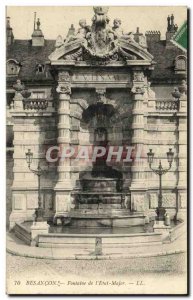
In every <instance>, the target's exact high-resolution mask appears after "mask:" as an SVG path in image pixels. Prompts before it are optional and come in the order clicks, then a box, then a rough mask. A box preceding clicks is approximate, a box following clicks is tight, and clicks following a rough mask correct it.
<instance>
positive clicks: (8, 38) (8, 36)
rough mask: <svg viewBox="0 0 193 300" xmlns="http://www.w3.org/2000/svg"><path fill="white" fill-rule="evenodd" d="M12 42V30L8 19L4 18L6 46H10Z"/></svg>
mask: <svg viewBox="0 0 193 300" xmlns="http://www.w3.org/2000/svg"><path fill="white" fill-rule="evenodd" d="M13 42H14V35H13V30H12V28H11V26H10V18H9V17H7V18H6V43H7V46H10V45H12V44H13Z"/></svg>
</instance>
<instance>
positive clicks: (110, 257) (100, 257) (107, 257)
mask: <svg viewBox="0 0 193 300" xmlns="http://www.w3.org/2000/svg"><path fill="white" fill-rule="evenodd" d="M6 251H7V253H9V254H12V255H16V256H21V257H27V258H37V259H50V260H116V259H133V258H151V257H158V256H168V255H173V254H181V253H186V251H185V250H184V249H179V250H175V251H172V250H170V251H163V252H154V253H147V254H130V255H122V256H121V255H116V254H114V255H108V254H107V255H84V254H83V255H79V254H75V255H72V256H59V255H42V254H41V255H40V254H30V253H22V252H20V251H18V250H12V249H10V248H9V247H7V249H6Z"/></svg>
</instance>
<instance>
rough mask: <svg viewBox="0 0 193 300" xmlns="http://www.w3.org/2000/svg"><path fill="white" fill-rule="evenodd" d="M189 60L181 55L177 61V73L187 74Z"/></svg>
mask: <svg viewBox="0 0 193 300" xmlns="http://www.w3.org/2000/svg"><path fill="white" fill-rule="evenodd" d="M186 66H187V59H186V56H184V55H179V56H177V57H176V59H175V69H174V70H175V73H176V74H184V73H185V72H186Z"/></svg>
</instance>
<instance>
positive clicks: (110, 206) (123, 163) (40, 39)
mask: <svg viewBox="0 0 193 300" xmlns="http://www.w3.org/2000/svg"><path fill="white" fill-rule="evenodd" d="M79 24H80V28H79V29H78V30H77V31H76V30H75V29H74V27H73V26H71V28H70V29H69V32H68V35H67V37H66V39H65V40H63V39H62V37H61V36H58V38H57V39H56V40H46V39H45V38H44V35H43V32H42V31H41V28H40V25H41V24H40V21H39V19H38V21H37V23H36V26H35V27H34V32H33V33H32V38H31V39H30V40H17V39H16V38H15V37H14V35H13V30H12V28H11V26H10V20H9V18H7V114H8V116H7V123H8V124H7V125H8V126H7V128H8V129H7V133H8V138H7V146H8V150H7V154H8V164H7V166H8V168H9V170H8V172H7V175H8V179H9V182H8V192H7V196H8V200H7V201H8V202H7V205H8V215H9V216H8V217H9V223H10V227H11V228H12V227H13V226H14V224H15V222H17V221H19V222H20V221H24V220H32V219H33V217H34V210H35V208H37V206H38V197H37V195H38V177H37V176H36V174H34V173H33V172H31V171H30V169H29V168H28V164H27V162H26V153H27V151H28V149H30V150H31V151H32V152H33V160H32V164H31V167H32V168H33V169H36V168H37V166H38V163H39V164H40V166H41V169H42V170H44V172H43V173H42V176H41V205H42V207H43V209H44V218H45V219H47V220H56V222H57V220H58V219H59V222H60V217H61V218H62V217H65V218H71V217H72V216H73V212H75V211H76V212H77V214H84V212H85V210H87V211H89V213H92V211H94V212H96V209H98V206H101V208H102V209H103V210H104V211H105V212H108V211H110V212H111V213H112V214H113V213H115V214H117V213H118V209H119V212H120V207H122V208H123V206H124V210H127V211H128V212H129V213H130V212H131V213H134V214H135V213H136V215H137V214H143V215H145V216H150V217H151V216H152V217H153V216H154V215H155V209H156V207H157V206H158V193H159V180H158V176H157V175H156V174H154V173H153V172H152V171H151V169H150V168H149V165H148V162H147V155H146V154H147V152H148V151H149V149H150V148H151V149H153V152H154V153H155V159H154V165H155V167H157V166H158V164H159V160H162V162H163V166H164V167H168V162H167V156H166V153H167V151H168V149H169V148H172V151H173V152H174V161H173V164H172V167H171V169H170V170H169V171H168V173H167V174H165V175H164V176H163V182H162V187H163V206H164V207H165V208H166V209H167V212H168V213H169V214H170V215H171V217H173V216H175V215H176V214H178V216H179V215H182V216H183V217H184V216H185V215H186V204H187V178H186V173H187V160H186V159H187V87H186V74H187V57H186V53H185V52H184V51H183V50H181V49H179V48H178V47H177V46H175V45H174V44H173V43H172V42H171V39H172V36H173V35H174V34H175V32H176V31H177V26H176V25H174V16H173V15H171V16H169V17H168V19H167V22H166V25H167V31H166V39H165V40H161V34H160V32H159V31H148V32H146V33H145V35H144V34H142V33H140V30H139V28H137V30H136V33H134V34H133V33H130V34H125V33H124V32H123V30H122V28H121V20H119V19H116V20H114V23H113V26H112V27H110V25H109V18H108V8H105V7H102V8H101V7H94V17H93V19H92V24H91V26H88V25H87V24H86V21H85V20H80V23H79ZM93 146H94V147H96V146H97V147H102V146H103V147H105V149H106V153H105V154H104V156H105V155H107V156H108V155H111V156H110V157H111V159H109V161H108V159H107V160H105V162H104V158H103V159H101V160H100V155H99V159H98V160H97V161H95V162H93V160H92V159H90V156H89V158H88V157H86V158H87V159H85V155H86V156H87V153H88V152H87V150H85V149H91V150H92V151H93ZM50 147H55V148H54V150H55V152H56V153H55V154H56V156H51V158H52V160H53V161H52V162H48V161H47V160H46V153H47V150H48V149H50ZM131 147H132V148H131ZM72 148H73V149H74V150H73V151H74V155H73V156H72V155H71V156H70V155H69V156H68V155H67V153H69V152H65V153H66V157H65V159H61V157H60V159H57V158H58V156H60V155H61V153H62V151H63V150H64V149H68V150H69V151H71V150H70V149H72ZM118 148H119V149H121V151H122V152H121V153H122V154H121V155H122V156H121V159H120V160H118V159H116V158H117V153H118V152H117V151H118V150H117V149H118ZM82 149H84V150H82ZM128 149H131V150H132V153H130V154H132V155H133V157H134V159H127V157H126V156H124V154H123V153H124V151H125V150H128ZM65 151H66V150H65ZM81 151H82V152H81ZM89 151H90V150H89ZM92 151H91V152H92ZM94 151H95V150H94ZM110 151H111V152H110ZM77 153H78V155H79V159H77ZM80 153H81V154H80ZM85 153H86V154H85ZM89 153H90V152H89ZM109 153H110V154H109ZM127 153H128V152H127ZM52 154H53V153H52ZM59 154H60V155H59ZM75 154H76V155H75ZM95 154H96V153H95ZM137 154H138V155H137ZM92 155H93V153H92ZM125 155H127V154H125ZM132 155H131V156H132ZM67 156H68V157H67ZM138 156H139V157H138ZM136 157H137V159H135V158H136ZM12 170H13V171H12ZM77 203H78V205H77ZM85 213H86V212H85ZM101 213H102V212H101Z"/></svg>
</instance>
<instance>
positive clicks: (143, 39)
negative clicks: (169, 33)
mask: <svg viewBox="0 0 193 300" xmlns="http://www.w3.org/2000/svg"><path fill="white" fill-rule="evenodd" d="M134 40H135V41H136V43H138V44H139V45H140V46H141V47H143V48H145V49H147V42H146V37H145V36H144V35H143V33H140V31H139V27H137V30H136V33H134Z"/></svg>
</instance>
